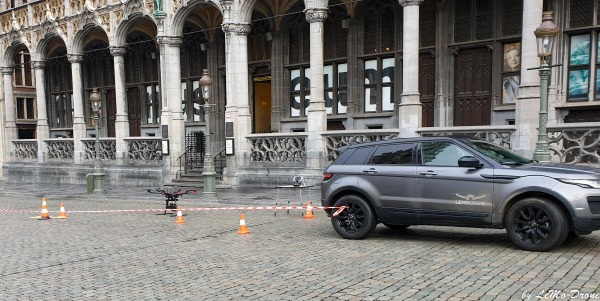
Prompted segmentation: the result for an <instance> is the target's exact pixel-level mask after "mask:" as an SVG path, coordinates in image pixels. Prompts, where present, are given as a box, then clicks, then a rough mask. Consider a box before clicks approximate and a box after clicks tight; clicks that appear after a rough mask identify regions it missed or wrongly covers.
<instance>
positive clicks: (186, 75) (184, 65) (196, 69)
mask: <svg viewBox="0 0 600 301" xmlns="http://www.w3.org/2000/svg"><path fill="white" fill-rule="evenodd" d="M207 43H208V41H207V39H206V37H205V35H204V32H203V31H202V30H201V29H200V28H198V27H196V26H193V25H190V24H186V26H185V27H184V29H183V45H182V47H181V57H180V58H181V97H182V99H181V109H182V110H183V119H184V120H185V121H188V122H198V121H204V109H203V108H202V105H203V104H204V100H203V99H202V91H201V89H200V77H202V70H203V69H206V68H207V57H206V47H207Z"/></svg>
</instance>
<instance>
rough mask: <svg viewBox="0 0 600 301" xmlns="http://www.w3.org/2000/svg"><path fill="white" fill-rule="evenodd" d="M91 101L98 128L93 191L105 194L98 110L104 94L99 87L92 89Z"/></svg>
mask: <svg viewBox="0 0 600 301" xmlns="http://www.w3.org/2000/svg"><path fill="white" fill-rule="evenodd" d="M90 103H91V104H92V111H94V129H95V130H96V143H95V147H96V156H95V162H94V172H93V173H92V176H93V178H94V190H93V191H92V193H94V194H105V193H106V188H105V184H104V176H105V174H104V168H103V167H102V163H101V162H100V135H99V133H98V120H99V119H100V118H99V117H98V111H100V107H101V106H102V96H100V93H98V89H96V88H94V89H93V90H92V94H90Z"/></svg>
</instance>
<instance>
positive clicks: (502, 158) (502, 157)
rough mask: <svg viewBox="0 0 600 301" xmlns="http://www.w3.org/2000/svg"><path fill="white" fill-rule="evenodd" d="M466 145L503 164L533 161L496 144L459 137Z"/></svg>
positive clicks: (520, 163) (519, 163)
mask: <svg viewBox="0 0 600 301" xmlns="http://www.w3.org/2000/svg"><path fill="white" fill-rule="evenodd" d="M461 141H462V142H464V143H465V144H467V145H468V146H470V147H472V148H474V149H476V150H478V151H479V152H481V153H483V154H484V155H486V156H488V157H490V158H492V159H494V160H495V161H496V162H498V163H500V164H504V165H522V164H527V163H532V162H534V161H533V160H529V159H527V158H525V157H523V156H521V155H518V154H516V153H513V152H512V151H510V150H508V149H506V148H504V147H501V146H498V145H496V144H493V143H490V142H487V141H482V140H473V139H461Z"/></svg>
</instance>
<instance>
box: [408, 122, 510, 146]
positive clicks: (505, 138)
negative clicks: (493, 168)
mask: <svg viewBox="0 0 600 301" xmlns="http://www.w3.org/2000/svg"><path fill="white" fill-rule="evenodd" d="M515 130H516V128H515V127H514V126H512V125H500V126H456V127H433V128H420V129H418V130H417V132H418V133H419V134H420V135H421V136H449V135H464V136H472V137H476V138H479V139H482V140H486V141H489V142H492V143H494V144H497V145H500V146H503V147H506V148H508V149H512V147H513V136H514V133H515Z"/></svg>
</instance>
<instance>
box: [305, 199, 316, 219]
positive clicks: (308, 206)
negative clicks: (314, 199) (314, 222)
mask: <svg viewBox="0 0 600 301" xmlns="http://www.w3.org/2000/svg"><path fill="white" fill-rule="evenodd" d="M315 217H316V216H314V215H313V212H312V205H311V203H310V201H308V202H306V213H305V214H304V218H306V219H308V218H315Z"/></svg>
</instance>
